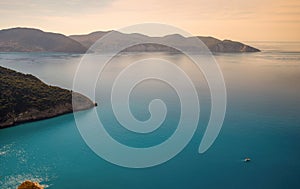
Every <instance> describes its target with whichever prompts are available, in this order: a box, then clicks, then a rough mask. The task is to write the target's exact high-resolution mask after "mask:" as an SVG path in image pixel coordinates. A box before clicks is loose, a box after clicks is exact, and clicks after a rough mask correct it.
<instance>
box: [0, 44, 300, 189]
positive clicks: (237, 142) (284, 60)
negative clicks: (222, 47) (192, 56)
mask: <svg viewBox="0 0 300 189" xmlns="http://www.w3.org/2000/svg"><path fill="white" fill-rule="evenodd" d="M250 44H252V45H254V46H256V47H258V48H261V49H262V50H263V51H262V52H260V53H252V54H251V53H250V54H217V55H215V59H216V60H217V61H218V63H219V65H220V67H221V69H222V71H223V75H224V78H225V83H226V87H227V95H228V97H227V100H228V103H227V112H226V117H225V121H224V125H223V128H222V130H221V133H220V135H219V136H218V138H217V140H216V141H215V143H214V145H213V146H212V147H211V148H210V149H209V150H208V151H207V152H206V153H204V154H198V152H197V150H198V146H199V143H200V141H201V138H202V136H203V133H204V130H205V128H206V124H207V122H208V119H209V111H210V108H209V107H210V103H211V102H210V98H209V90H208V87H207V84H206V82H205V81H204V79H203V75H202V74H201V72H198V71H197V70H196V69H195V66H194V65H193V64H191V62H190V61H189V60H188V59H187V58H186V57H184V56H182V55H174V54H173V55H170V54H161V53H156V54H139V55H136V54H127V55H122V56H119V57H116V58H115V59H114V60H113V61H112V62H111V63H110V64H109V66H108V67H107V68H106V71H105V72H104V73H105V74H104V75H103V80H102V81H101V82H102V83H101V82H100V81H99V83H98V85H97V88H96V96H97V101H98V102H101V103H100V104H101V105H100V106H98V107H97V111H98V113H99V115H100V118H101V119H102V120H103V123H104V124H105V126H106V129H107V130H108V132H109V133H110V134H111V135H112V136H113V137H114V138H115V139H116V140H118V141H120V142H122V143H124V144H128V145H130V146H135V147H147V146H152V145H156V144H158V143H160V142H162V141H164V140H166V139H167V138H168V137H169V136H171V135H172V133H173V132H174V129H175V128H176V125H177V123H178V119H179V116H180V105H179V99H178V96H177V95H176V93H175V91H174V90H173V89H172V88H171V87H170V86H168V85H166V84H165V83H161V82H158V81H155V80H149V81H146V82H143V83H141V84H140V85H138V86H137V87H136V89H135V90H134V91H133V93H132V96H131V98H130V102H131V109H132V113H133V114H134V115H135V116H136V117H137V118H138V119H140V120H147V119H148V118H149V112H148V111H147V108H148V103H149V102H150V101H151V100H152V99H154V98H160V99H162V100H163V101H164V102H165V103H166V105H167V107H168V114H167V117H166V121H165V122H164V123H163V125H162V127H161V128H160V129H159V130H157V131H156V132H154V133H151V134H150V135H142V136H140V135H138V134H134V133H130V132H128V131H126V130H125V129H122V128H121V127H120V125H119V123H118V122H117V121H116V119H115V117H114V115H113V113H112V110H111V107H110V103H109V102H106V101H103V96H104V97H105V96H109V94H110V93H109V92H107V91H109V90H106V89H109V87H110V86H111V84H112V81H113V79H114V78H115V77H116V76H117V75H118V73H119V72H120V71H121V70H122V69H123V68H124V67H125V66H127V65H128V64H130V63H131V62H132V61H133V60H137V59H143V58H149V57H157V58H162V59H167V60H169V61H172V62H174V63H175V64H177V65H178V66H180V67H181V68H182V69H183V70H185V71H186V73H188V74H189V75H190V77H191V79H192V80H193V82H194V83H195V86H196V88H197V91H198V93H199V100H200V106H201V115H200V121H199V125H198V130H197V131H196V133H195V135H194V137H193V139H192V141H191V142H190V143H189V144H188V146H187V147H186V148H185V149H184V150H183V151H182V152H181V153H179V154H178V155H177V156H176V157H175V158H173V159H172V160H170V161H168V162H167V163H164V164H162V165H159V166H156V167H152V168H147V169H127V168H122V167H119V166H116V165H113V164H111V163H108V162H106V161H105V160H103V159H101V158H99V157H98V156H97V155H96V154H94V153H93V152H92V151H91V150H90V149H89V148H88V146H87V145H86V144H85V142H84V140H83V139H82V138H81V136H80V134H79V131H78V129H77V127H76V124H75V121H74V116H73V115H72V114H68V115H63V116H60V117H56V118H53V119H48V120H43V121H38V122H32V123H26V124H23V125H20V126H18V127H12V128H8V129H3V130H0V188H15V187H16V186H17V185H18V184H19V183H21V182H22V181H24V180H26V179H30V180H35V181H39V182H41V184H44V185H47V186H48V187H49V188H92V187H93V188H104V189H106V188H110V189H113V188H116V189H118V188H132V189H135V188H178V189H179V188H180V189H181V188H249V189H250V188H251V189H252V188H263V189H266V188H271V189H275V188H300V180H299V177H300V161H299V159H300V150H299V149H300V141H299V137H300V116H299V112H300V98H299V97H300V43H283V42H272V43H271V42H252V43H250ZM91 56H92V55H91ZM81 58H82V55H72V54H50V53H48V54H43V53H31V54H26V53H1V54H0V65H1V66H4V67H8V68H12V69H15V70H18V71H21V72H24V73H31V74H33V75H35V76H37V77H38V78H40V79H41V80H43V81H44V82H46V83H48V84H51V85H58V86H61V87H64V88H69V89H71V88H72V81H73V76H74V73H75V71H76V68H77V65H78V63H79V62H80V60H81ZM96 64H101V61H99V62H95V65H96ZM156 69H167V68H164V67H160V68H156ZM166 73H167V70H166ZM86 95H89V94H86ZM98 96H99V97H98ZM100 96H101V98H100ZM90 114H91V110H88V111H84V112H79V113H78V116H82V117H88V116H90ZM86 124H87V125H93V124H96V123H94V122H93V121H92V120H90V121H88V122H87V123H86ZM245 157H250V158H251V159H252V161H251V162H249V163H244V162H243V159H244V158H245Z"/></svg>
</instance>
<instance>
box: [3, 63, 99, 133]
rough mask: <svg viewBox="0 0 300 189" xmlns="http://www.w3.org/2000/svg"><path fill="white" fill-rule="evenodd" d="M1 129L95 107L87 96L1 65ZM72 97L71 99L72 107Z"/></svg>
mask: <svg viewBox="0 0 300 189" xmlns="http://www.w3.org/2000/svg"><path fill="white" fill-rule="evenodd" d="M0 81H1V82H0V91H1V93H0V129H1V128H4V127H9V126H12V125H16V124H19V123H24V122H28V121H34V120H40V119H46V118H50V117H55V116H58V115H62V114H65V113H70V112H73V111H79V110H85V109H89V108H92V107H94V103H93V102H92V101H91V100H90V99H88V98H87V97H85V96H83V95H81V94H79V93H74V92H73V93H72V91H69V90H66V89H61V88H59V87H55V86H49V85H46V84H45V83H43V82H42V81H40V80H39V79H38V78H36V77H34V76H32V75H28V74H22V73H19V72H16V71H13V70H10V69H6V68H3V67H0ZM72 97H73V99H74V101H73V106H72Z"/></svg>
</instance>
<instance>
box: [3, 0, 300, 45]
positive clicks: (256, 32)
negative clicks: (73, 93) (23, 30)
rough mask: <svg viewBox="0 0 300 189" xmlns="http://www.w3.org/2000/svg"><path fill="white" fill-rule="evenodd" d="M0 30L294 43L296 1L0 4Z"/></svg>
mask: <svg viewBox="0 0 300 189" xmlns="http://www.w3.org/2000/svg"><path fill="white" fill-rule="evenodd" d="M0 7H1V9H0V28H1V29H3V28H10V27H17V26H22V27H35V28H40V29H42V30H45V31H52V32H59V33H64V34H66V35H69V34H81V33H90V32H92V31H96V30H111V29H119V28H122V27H126V26H129V25H132V24H139V23H145V22H156V23H165V24H169V25H173V26H176V27H179V28H181V29H183V30H186V31H187V32H190V33H192V34H194V35H205V36H207V35H210V36H214V37H218V38H221V39H224V38H227V39H234V40H241V41H250V40H252V41H253V40H267V41H270V40H273V41H291V40H297V41H300V0H251V1H244V0H146V1H144V0H85V1H84V0H68V1H55V0H7V1H6V0H1V1H0Z"/></svg>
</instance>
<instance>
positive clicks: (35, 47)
mask: <svg viewBox="0 0 300 189" xmlns="http://www.w3.org/2000/svg"><path fill="white" fill-rule="evenodd" d="M86 50H87V48H86V47H84V46H83V45H81V44H80V43H79V42H77V41H75V40H73V39H71V38H69V37H67V36H65V35H63V34H59V33H52V32H44V31H42V30H39V29H34V28H10V29H4V30H0V52H61V53H85V52H86Z"/></svg>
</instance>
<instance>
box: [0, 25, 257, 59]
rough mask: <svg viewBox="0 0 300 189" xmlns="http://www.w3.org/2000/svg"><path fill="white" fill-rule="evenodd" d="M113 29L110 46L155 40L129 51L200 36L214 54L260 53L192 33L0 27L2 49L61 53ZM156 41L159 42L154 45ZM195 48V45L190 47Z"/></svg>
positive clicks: (83, 49) (88, 44) (158, 47)
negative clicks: (73, 32) (114, 38)
mask: <svg viewBox="0 0 300 189" xmlns="http://www.w3.org/2000/svg"><path fill="white" fill-rule="evenodd" d="M109 32H113V33H114V34H115V35H118V38H119V39H121V40H119V41H117V42H116V41H112V42H111V43H112V44H109V45H107V48H108V50H114V49H109V48H112V47H111V46H115V47H116V46H120V45H122V44H124V43H126V40H135V41H139V40H140V41H144V40H145V39H147V40H148V39H150V40H152V41H153V42H154V43H152V44H141V45H137V46H134V47H130V48H128V49H125V50H124V51H127V52H176V50H174V49H173V48H171V47H168V46H163V45H160V44H159V42H160V41H170V42H171V43H176V44H179V45H181V46H186V47H189V45H190V44H192V43H193V38H194V37H197V38H198V39H200V40H201V41H202V42H203V43H204V44H205V45H206V46H207V48H208V49H209V50H210V51H211V52H213V53H245V52H259V51H260V50H259V49H257V48H254V47H251V46H249V45H246V44H243V43H241V42H238V41H232V40H227V39H225V40H219V39H217V38H214V37H210V36H208V37H206V36H193V37H184V36H182V35H179V34H170V35H166V36H163V37H150V36H147V35H143V34H140V33H131V34H127V33H121V32H118V31H114V30H111V31H95V32H92V33H89V34H81V35H70V36H66V35H63V34H60V33H53V32H44V31H42V30H40V29H36V28H26V27H17V28H9V29H2V30H0V52H62V53H85V52H87V51H88V49H89V48H90V47H91V46H92V45H93V44H94V43H95V42H96V41H97V40H98V39H100V38H102V37H103V36H105V35H106V34H108V33H109ZM155 43H157V44H155ZM190 47H192V46H190Z"/></svg>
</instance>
